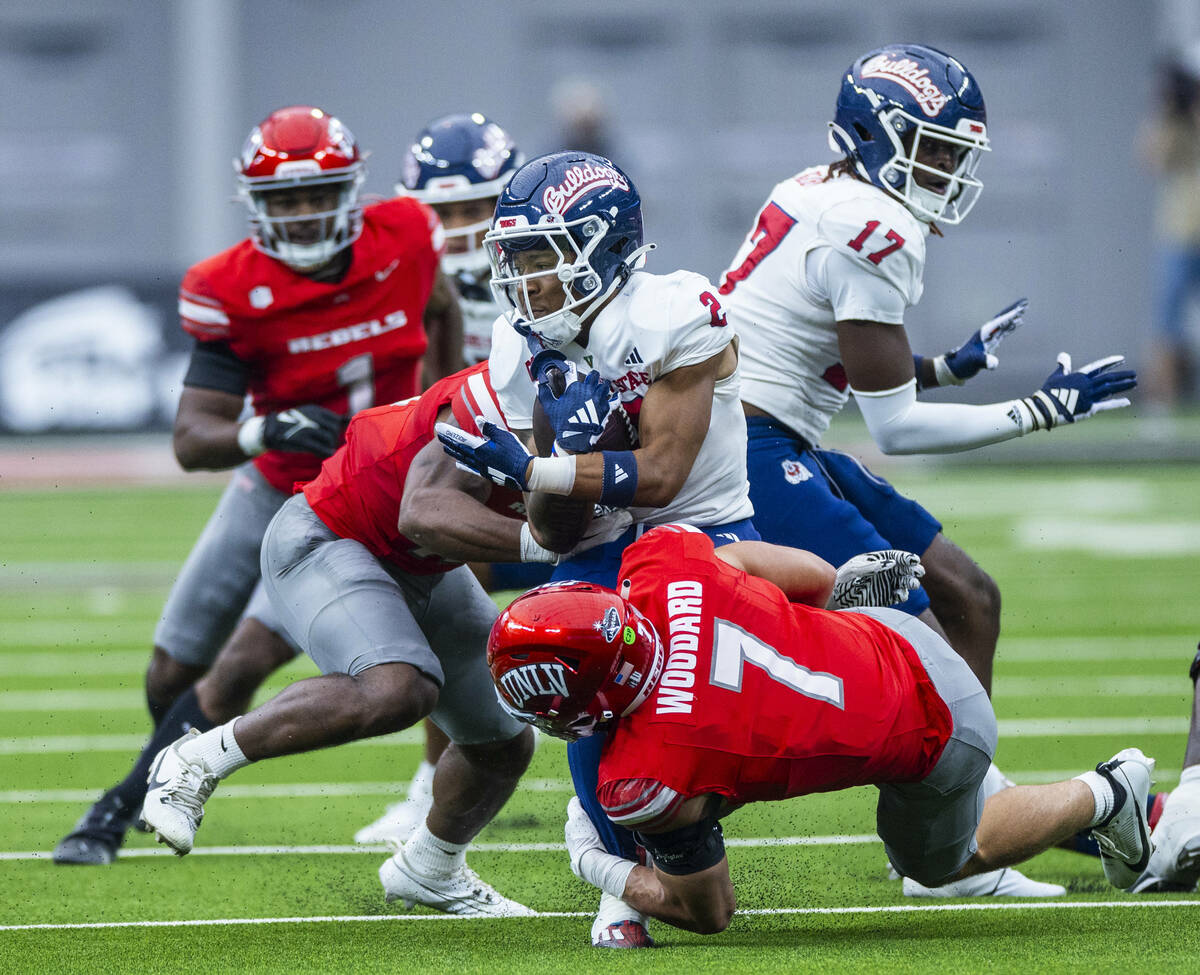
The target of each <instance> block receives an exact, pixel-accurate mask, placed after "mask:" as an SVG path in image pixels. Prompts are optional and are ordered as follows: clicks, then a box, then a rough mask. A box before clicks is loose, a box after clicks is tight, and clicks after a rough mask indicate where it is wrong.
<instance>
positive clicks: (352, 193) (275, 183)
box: [233, 105, 366, 273]
mask: <svg viewBox="0 0 1200 975" xmlns="http://www.w3.org/2000/svg"><path fill="white" fill-rule="evenodd" d="M233 168H234V169H235V170H236V171H237V179H238V196H239V197H240V198H241V199H242V201H243V202H244V203H245V204H246V206H247V207H248V208H249V209H250V226H251V230H252V232H253V239H254V243H255V245H256V246H257V247H258V249H259V250H260V251H262V252H263V253H264V254H269V255H270V256H271V257H274V258H276V259H277V260H280V261H282V262H283V263H284V264H287V265H288V266H289V267H291V268H293V269H294V270H296V271H300V272H302V273H303V272H305V271H311V270H313V269H315V268H318V267H320V266H321V265H323V264H325V263H327V262H328V261H329V260H330V259H331V258H333V256H334V255H336V254H337V253H338V252H340V251H342V250H344V249H345V248H347V247H349V246H350V245H351V244H353V243H354V241H356V240H357V239H358V236H359V234H361V233H362V206H361V205H360V204H359V201H358V191H359V187H360V186H361V185H362V182H363V179H364V178H365V175H366V173H365V170H364V167H363V157H362V155H361V154H360V153H359V151H358V143H356V142H355V141H354V136H353V135H352V134H351V133H350V130H349V129H347V128H346V127H345V126H344V125H342V123H341V122H339V121H338V120H337V119H336V118H334V117H333V116H332V115H326V114H325V113H324V112H323V111H321V109H319V108H313V107H312V106H310V105H293V106H290V107H288V108H281V109H279V110H278V111H275V112H272V113H271V114H270V115H268V116H267V117H266V118H265V119H263V121H261V122H260V123H259V124H258V125H256V126H255V127H254V130H253V131H252V132H251V133H250V136H249V138H247V139H246V144H245V146H244V147H243V148H242V153H241V155H240V156H239V157H238V158H237V159H235V160H234V161H233ZM310 188H313V189H316V188H321V189H328V190H331V191H334V192H336V194H337V202H336V203H335V204H334V206H333V208H332V209H329V210H322V211H321V212H318V213H304V214H300V215H296V214H287V215H278V216H276V215H272V214H271V213H270V212H269V211H270V208H269V206H268V202H269V199H270V195H271V194H272V193H275V192H279V191H281V190H296V189H310Z"/></svg>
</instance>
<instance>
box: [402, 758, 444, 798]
mask: <svg viewBox="0 0 1200 975" xmlns="http://www.w3.org/2000/svg"><path fill="white" fill-rule="evenodd" d="M436 770H437V766H436V765H430V764H429V763H428V762H427V761H425V760H424V759H422V760H421V764H420V765H418V766H417V771H416V773H415V774H414V775H413V777H412V781H411V782H409V784H408V798H409V799H413V798H418V797H421V796H432V795H433V773H434V772H435V771H436Z"/></svg>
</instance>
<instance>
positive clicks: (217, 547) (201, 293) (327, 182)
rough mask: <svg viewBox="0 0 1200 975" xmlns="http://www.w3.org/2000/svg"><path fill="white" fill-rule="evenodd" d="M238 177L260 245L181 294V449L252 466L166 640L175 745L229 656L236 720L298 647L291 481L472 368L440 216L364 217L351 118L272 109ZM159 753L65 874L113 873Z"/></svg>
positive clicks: (189, 574)
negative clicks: (292, 621)
mask: <svg viewBox="0 0 1200 975" xmlns="http://www.w3.org/2000/svg"><path fill="white" fill-rule="evenodd" d="M234 166H235V168H236V170H237V179H238V189H239V196H240V197H241V199H242V200H243V201H244V202H245V204H246V206H247V207H248V208H249V211H250V225H251V230H252V233H251V234H250V236H249V237H248V238H247V239H245V240H243V241H241V242H240V243H238V244H236V245H234V246H233V247H231V248H229V249H228V250H225V251H222V252H221V253H220V254H217V255H215V256H213V257H210V258H208V259H207V260H204V261H201V262H200V263H198V264H196V265H195V266H193V267H191V268H190V269H189V270H188V271H187V273H186V274H185V276H184V279H183V283H182V285H181V287H180V292H179V312H180V317H181V319H182V324H183V328H184V330H185V331H187V332H188V334H190V335H191V336H192V337H193V338H194V339H195V346H194V348H193V352H192V358H191V363H190V365H189V368H188V371H187V374H186V376H185V377H184V388H183V393H182V395H181V397H180V401H179V409H178V413H177V415H176V419H175V435H174V446H175V454H176V457H177V458H178V459H179V463H180V464H181V465H182V466H183V467H184V469H186V470H199V469H223V468H236V470H235V471H234V473H233V477H232V478H231V480H230V484H229V487H228V488H227V489H226V491H225V493H224V495H223V496H222V498H221V501H220V503H219V504H218V506H217V509H216V511H215V512H214V513H213V516H212V517H211V518H210V519H209V523H208V525H207V526H206V528H205V530H204V532H203V533H202V534H201V536H200V539H199V540H198V541H197V543H196V545H195V547H194V548H193V549H192V552H191V554H190V555H189V557H188V560H187V562H186V563H185V565H184V567H183V570H182V571H181V573H180V575H179V577H178V579H177V580H176V582H175V585H174V587H173V588H172V590H171V595H170V596H169V598H168V600H167V604H166V607H165V609H164V610H163V615H162V618H161V620H160V622H159V625H158V628H157V630H156V632H155V635H154V650H153V655H152V657H151V660H150V666H149V668H148V670H147V673H146V697H147V703H148V704H149V707H150V712H151V716H152V717H153V719H154V723H155V726H156V727H157V726H158V725H159V724H160V723H161V722H162V721H163V719H164V716H165V715H166V713H167V711H168V709H171V707H172V704H173V702H174V703H175V704H176V705H177V706H176V707H175V708H174V710H173V711H172V721H173V723H174V730H173V733H172V732H171V729H167V733H168V734H170V736H171V737H170V739H168V740H173V738H174V737H177V736H178V734H181V733H182V732H184V731H186V730H187V729H188V728H189V727H201V728H207V727H210V726H211V721H210V720H209V718H208V716H207V715H212V714H214V711H215V710H216V702H215V701H214V700H211V699H210V700H207V701H206V700H205V699H204V698H203V697H202V696H200V694H202V690H201V691H200V692H197V691H196V690H193V689H192V685H193V683H194V682H195V681H196V679H197V678H198V677H199V676H200V675H201V674H204V673H205V672H206V671H207V670H208V669H209V667H210V666H211V665H212V664H213V662H214V659H215V658H216V657H217V654H218V651H220V650H221V649H222V647H223V645H224V646H227V648H228V652H227V653H226V654H224V656H223V660H224V662H225V663H226V664H228V665H230V668H231V670H235V671H236V676H237V677H238V680H237V681H236V683H237V684H238V685H239V686H240V687H241V688H242V689H243V690H242V694H243V700H242V702H241V705H240V706H239V707H236V710H235V712H234V713H238V712H240V711H241V710H244V708H245V706H246V705H248V704H249V701H250V695H251V694H252V693H253V691H254V689H255V688H256V687H257V686H258V684H259V683H260V682H261V680H262V678H264V677H265V676H266V675H267V674H268V673H270V672H271V671H272V670H273V669H275V668H276V667H277V666H279V665H280V664H281V663H283V662H284V661H286V660H288V659H290V658H291V656H292V655H293V653H294V650H293V648H292V647H291V646H290V645H289V643H288V642H287V641H286V639H284V638H283V637H282V636H281V635H280V628H279V627H278V626H276V625H275V623H274V616H273V614H272V612H271V610H270V606H269V604H268V602H267V600H266V597H265V596H264V595H263V594H262V592H261V590H260V589H259V588H258V583H259V559H258V552H259V545H260V543H261V540H262V536H263V532H264V531H265V530H266V527H267V523H268V522H269V521H270V520H271V517H272V516H273V515H274V514H275V512H276V511H277V510H278V508H279V506H280V505H282V504H283V502H284V501H285V500H286V499H287V497H288V496H289V495H290V494H291V490H292V485H293V484H294V483H295V482H296V481H306V480H309V479H310V478H312V477H314V476H315V475H316V473H317V471H318V470H319V468H320V464H321V460H322V459H323V458H325V457H327V456H329V455H330V454H332V453H333V452H334V450H336V449H337V446H338V444H339V443H340V442H341V439H342V432H343V430H344V428H345V424H346V420H347V419H348V418H349V417H350V416H351V415H353V414H355V413H357V412H358V411H359V410H362V409H364V408H366V407H370V406H373V405H374V404H376V403H386V402H392V401H395V400H399V399H402V398H404V397H408V396H413V395H414V394H416V393H418V392H420V389H421V374H422V368H424V371H425V373H426V375H427V376H428V377H432V378H437V377H438V376H442V375H446V374H448V373H450V372H453V371H454V370H455V369H457V368H459V367H460V364H461V362H460V358H461V348H462V319H461V314H460V311H459V309H458V304H457V299H456V297H455V294H454V291H453V288H452V287H451V286H450V285H449V284H448V283H447V281H446V279H445V278H443V276H442V274H441V272H440V270H439V260H440V258H441V253H442V247H443V240H442V237H443V235H442V228H441V225H440V223H439V222H438V220H437V217H436V216H435V215H434V213H433V211H432V210H430V209H429V208H428V207H426V206H424V205H423V204H421V203H419V202H418V201H416V200H412V199H394V200H386V201H383V202H380V203H375V204H372V205H370V206H365V207H364V206H363V204H362V202H361V201H360V199H359V190H360V187H361V184H362V182H363V178H364V169H363V157H362V154H361V153H360V152H359V148H358V145H357V143H356V141H355V139H354V137H353V135H351V133H350V131H349V130H348V129H347V128H346V127H345V126H344V125H343V124H342V123H341V122H340V121H338V119H336V118H334V117H332V116H330V115H327V114H326V113H325V112H323V111H321V110H320V109H318V108H312V107H309V106H293V107H289V108H283V109H280V110H278V111H276V112H273V113H272V114H271V115H269V116H268V117H267V118H266V119H264V120H263V121H262V122H261V123H260V124H259V125H257V126H256V127H255V128H254V130H253V131H252V132H251V133H250V136H249V138H248V139H247V140H246V144H245V147H244V148H243V150H242V153H241V155H240V157H239V158H238V159H236V160H235V162H234ZM247 395H248V396H249V399H250V403H251V405H252V407H253V415H252V416H251V417H249V418H248V419H244V418H243V409H244V407H245V401H246V397H247ZM231 634H232V635H231ZM177 699H178V700H177ZM205 705H207V707H206V706H205ZM218 714H219V712H218ZM152 758H153V753H150V754H149V755H147V754H145V753H143V755H142V756H141V758H140V759H139V760H138V761H137V762H136V763H135V765H134V768H133V770H132V771H131V772H130V774H129V775H128V776H127V777H126V779H125V780H124V781H123V782H121V783H120V784H119V785H117V786H116V787H114V788H113V789H110V790H109V791H108V792H107V793H105V794H104V796H103V797H102V798H101V799H100V800H99V801H98V802H97V803H96V804H94V805H93V806H92V807H91V808H90V809H89V810H88V812H87V813H86V814H85V815H84V817H83V818H82V819H81V820H80V821H79V823H78V824H77V825H76V827H75V829H74V830H73V831H72V833H71V834H70V835H68V836H67V837H66V838H65V839H63V840H62V841H61V842H60V843H59V844H58V846H57V848H56V849H55V851H54V860H55V862H57V863H89V864H103V863H111V862H112V860H113V859H114V857H115V856H116V851H117V848H118V847H119V846H120V845H121V843H122V841H123V840H124V836H125V833H126V831H127V829H128V828H129V826H130V824H131V823H132V821H133V819H134V816H135V815H136V812H137V810H138V809H140V807H141V802H142V798H143V796H144V795H145V789H146V769H147V767H148V765H149V761H150V760H151V759H152Z"/></svg>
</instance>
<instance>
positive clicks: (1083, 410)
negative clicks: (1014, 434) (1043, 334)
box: [1021, 352, 1137, 433]
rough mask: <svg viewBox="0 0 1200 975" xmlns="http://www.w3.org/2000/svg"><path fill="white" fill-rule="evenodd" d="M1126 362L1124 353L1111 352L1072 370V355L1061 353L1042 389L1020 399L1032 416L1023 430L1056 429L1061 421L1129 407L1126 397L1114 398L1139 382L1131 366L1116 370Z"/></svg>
mask: <svg viewBox="0 0 1200 975" xmlns="http://www.w3.org/2000/svg"><path fill="white" fill-rule="evenodd" d="M1124 361H1125V357H1124V356H1123V355H1110V356H1106V357H1105V358H1103V359H1097V360H1096V361H1095V362H1089V363H1088V364H1087V365H1086V366H1083V367H1082V368H1081V369H1080V370H1079V371H1078V372H1072V371H1071V357H1070V356H1069V355H1068V354H1067V353H1066V352H1060V353H1059V354H1058V368H1057V369H1055V370H1054V372H1052V373H1050V375H1049V377H1048V378H1047V379H1046V381H1045V382H1044V383H1042V388H1041V389H1039V390H1038V391H1037V392H1036V393H1034V394H1033V395H1032V396H1026V397H1025V398H1024V399H1023V400H1021V403H1022V404H1024V406H1025V407H1026V409H1028V410H1029V413H1030V416H1031V418H1032V421H1031V424H1030V423H1023V424H1022V432H1023V433H1029V432H1030V431H1032V430H1053V429H1054V428H1055V427H1056V426H1058V425H1059V424H1060V423H1074V422H1075V421H1077V420H1086V419H1087V418H1088V417H1089V416H1093V415H1095V414H1096V413H1103V412H1105V411H1106V410H1119V409H1121V408H1122V407H1124V406H1128V405H1129V400H1128V399H1126V398H1125V397H1123V396H1122V397H1120V398H1116V399H1114V398H1113V397H1115V396H1116V394H1117V393H1123V392H1125V390H1127V389H1133V388H1134V387H1135V386H1136V385H1137V373H1135V372H1134V371H1133V370H1132V369H1122V370H1115V369H1114V367H1115V366H1119V365H1120V364H1121V363H1122V362H1124ZM1023 419H1024V418H1023Z"/></svg>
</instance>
